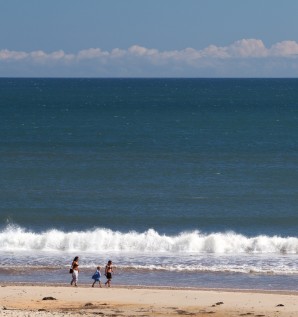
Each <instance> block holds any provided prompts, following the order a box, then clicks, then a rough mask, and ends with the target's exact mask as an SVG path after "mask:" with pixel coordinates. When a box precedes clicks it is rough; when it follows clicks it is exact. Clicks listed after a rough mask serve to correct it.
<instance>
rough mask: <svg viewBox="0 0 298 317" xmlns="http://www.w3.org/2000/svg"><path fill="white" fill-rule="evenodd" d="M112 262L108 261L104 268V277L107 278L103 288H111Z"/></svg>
mask: <svg viewBox="0 0 298 317" xmlns="http://www.w3.org/2000/svg"><path fill="white" fill-rule="evenodd" d="M112 264H113V263H112V261H111V260H109V261H108V264H107V265H106V268H105V276H106V277H107V281H106V282H105V286H108V287H111V280H112V273H113V266H112Z"/></svg>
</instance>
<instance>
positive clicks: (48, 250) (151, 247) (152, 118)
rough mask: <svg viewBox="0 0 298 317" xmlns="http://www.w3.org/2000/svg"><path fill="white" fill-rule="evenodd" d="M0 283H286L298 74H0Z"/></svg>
mask: <svg viewBox="0 0 298 317" xmlns="http://www.w3.org/2000/svg"><path fill="white" fill-rule="evenodd" d="M0 120H1V124H0V221H1V222H0V282H1V281H2V282H5V281H9V282H60V283H64V282H65V283H68V282H69V281H68V279H69V276H68V275H69V274H67V270H68V268H69V265H70V262H71V260H72V258H73V257H74V256H75V255H79V256H80V267H81V273H80V282H81V283H91V282H92V281H91V277H90V276H91V275H92V273H93V271H94V270H95V267H96V266H97V265H101V266H104V265H105V263H106V261H107V260H108V259H110V258H111V259H112V260H113V262H114V263H115V271H116V272H115V276H114V279H113V282H114V284H140V285H165V286H185V287H187V286H191V287H223V288H226V287H237V288H263V289H292V290H298V286H297V285H298V283H297V282H298V235H297V232H298V79H36V78H34V79H33V78H32V79H25V78H22V79H21V78H20V79H13V78H0Z"/></svg>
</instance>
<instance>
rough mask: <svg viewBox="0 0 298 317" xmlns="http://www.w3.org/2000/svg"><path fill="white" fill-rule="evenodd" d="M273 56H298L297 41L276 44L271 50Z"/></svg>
mask: <svg viewBox="0 0 298 317" xmlns="http://www.w3.org/2000/svg"><path fill="white" fill-rule="evenodd" d="M270 53H271V55H272V56H279V57H291V56H295V55H298V43H296V42H295V41H283V42H279V43H276V44H275V45H273V46H272V47H271V49H270Z"/></svg>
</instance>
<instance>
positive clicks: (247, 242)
mask: <svg viewBox="0 0 298 317" xmlns="http://www.w3.org/2000/svg"><path fill="white" fill-rule="evenodd" d="M8 250H9V251H29V252H30V251H35V250H40V251H68V252H103V251H109V252H118V251H124V252H135V253H142V252H155V253H160V252H171V253H179V252H198V253H213V254H243V253H263V254H267V253H273V254H298V238H296V237H280V236H272V237H270V236H266V235H259V236H256V237H246V236H244V235H242V234H237V233H234V232H226V233H221V232H218V233H212V234H204V233H201V232H200V231H191V232H182V233H180V234H178V235H173V236H170V235H165V234H159V233H158V232H157V231H155V230H154V229H149V230H147V231H145V232H136V231H129V232H127V233H123V232H120V231H112V230H110V229H106V228H94V229H92V230H86V231H72V232H63V231H60V230H55V229H52V230H47V231H44V232H40V233H37V232H33V231H30V230H26V229H25V228H21V227H17V226H8V227H6V228H5V229H4V230H2V231H1V232H0V251H8Z"/></svg>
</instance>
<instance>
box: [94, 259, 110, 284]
mask: <svg viewBox="0 0 298 317" xmlns="http://www.w3.org/2000/svg"><path fill="white" fill-rule="evenodd" d="M112 272H113V267H112V261H111V260H110V261H108V264H107V265H106V267H105V276H106V278H107V281H106V282H105V285H106V286H108V287H110V286H111V280H112ZM100 278H101V273H100V266H98V267H97V268H96V272H95V273H94V274H93V275H92V279H93V280H94V282H93V284H92V287H94V285H95V284H96V282H98V284H99V287H101V281H100Z"/></svg>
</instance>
